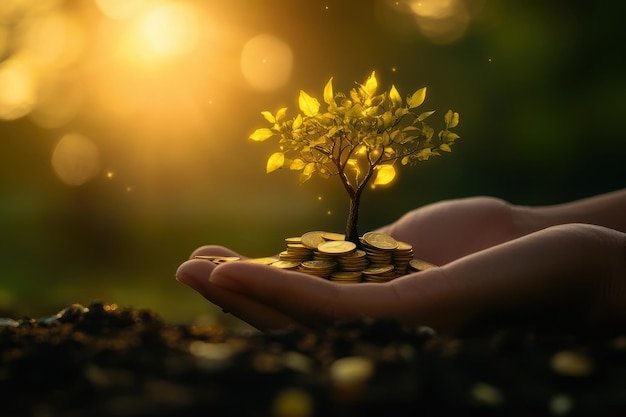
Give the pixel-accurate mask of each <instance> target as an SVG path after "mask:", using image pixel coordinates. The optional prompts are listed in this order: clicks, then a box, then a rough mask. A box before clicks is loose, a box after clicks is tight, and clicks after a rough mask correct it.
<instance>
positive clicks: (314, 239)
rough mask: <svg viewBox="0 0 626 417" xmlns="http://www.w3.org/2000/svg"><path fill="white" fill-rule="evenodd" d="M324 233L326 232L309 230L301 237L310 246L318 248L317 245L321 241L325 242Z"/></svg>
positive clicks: (303, 242) (305, 244) (304, 243)
mask: <svg viewBox="0 0 626 417" xmlns="http://www.w3.org/2000/svg"><path fill="white" fill-rule="evenodd" d="M324 233H326V232H320V231H315V232H307V233H305V234H303V235H302V237H301V240H302V244H303V245H304V246H306V247H308V248H311V249H317V246H318V245H319V244H320V243H323V242H325V240H324V238H323V237H322V235H323V234H324Z"/></svg>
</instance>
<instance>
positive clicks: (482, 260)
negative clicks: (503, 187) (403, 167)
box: [176, 190, 626, 332]
mask: <svg viewBox="0 0 626 417" xmlns="http://www.w3.org/2000/svg"><path fill="white" fill-rule="evenodd" d="M624 213H626V190H619V191H615V192H612V193H607V194H603V195H599V196H594V197H591V198H587V199H583V200H578V201H574V202H571V203H566V204H560V205H553V206H545V207H525V206H517V205H513V204H510V203H507V202H505V201H503V200H499V199H496V198H490V197H472V198H466V199H459V200H450V201H443V202H440V203H435V204H432V205H428V206H425V207H423V208H420V209H417V210H414V211H411V212H409V213H407V214H406V215H404V216H403V217H401V218H400V219H399V220H397V221H396V222H394V223H392V224H390V225H388V226H386V227H383V228H381V229H380V230H379V231H381V232H384V233H387V234H389V235H391V236H393V237H394V238H396V239H397V240H401V241H404V242H407V243H410V244H411V245H413V249H414V253H415V254H416V256H418V257H419V258H421V259H424V260H426V261H429V262H431V263H434V264H436V265H439V267H437V268H432V269H428V270H426V271H422V272H417V273H413V274H409V275H405V276H403V277H400V278H397V279H395V280H392V281H390V282H387V283H364V284H359V285H342V284H336V283H333V282H330V281H327V280H323V279H320V278H318V277H314V276H310V275H307V274H303V273H299V272H296V271H286V270H281V269H277V268H273V267H270V266H265V265H259V264H253V263H246V262H230V263H224V264H220V265H215V264H213V263H212V262H208V261H205V260H201V259H193V258H194V257H195V256H197V255H223V256H240V255H238V254H236V253H235V252H233V251H231V250H230V249H228V248H224V247H221V246H204V247H201V248H198V249H197V250H196V251H194V252H193V253H192V255H191V259H190V260H188V261H186V262H185V263H183V264H182V265H181V266H180V267H179V268H178V271H177V273H176V278H177V279H178V280H179V281H180V282H182V283H183V284H185V285H188V286H189V287H191V288H193V289H194V290H196V291H198V292H199V293H200V294H201V295H203V296H204V297H205V298H206V299H207V300H209V301H211V302H212V303H214V304H217V305H219V306H221V307H222V308H223V309H225V310H227V311H229V312H231V313H232V314H234V315H235V316H237V317H239V318H240V319H242V320H244V321H246V322H248V323H250V324H251V325H253V326H255V327H257V328H259V329H261V330H272V329H279V328H284V327H288V326H295V327H301V328H305V329H320V328H324V327H327V326H331V325H333V324H334V323H336V322H340V321H344V320H350V319H354V318H357V317H362V316H366V317H372V318H382V317H390V318H395V319H397V320H399V321H400V322H402V323H405V324H407V325H428V326H431V327H433V328H435V329H436V330H438V331H440V332H455V331H460V330H462V329H467V328H468V326H473V325H474V324H475V323H483V324H489V323H490V322H493V323H496V322H502V321H512V320H516V321H519V320H521V321H527V322H537V323H539V322H540V323H542V324H544V325H558V326H564V325H576V326H578V325H583V326H594V327H597V326H606V325H624V324H626V233H625V232H626V214H624Z"/></svg>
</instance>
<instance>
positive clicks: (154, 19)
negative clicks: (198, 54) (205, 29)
mask: <svg viewBox="0 0 626 417" xmlns="http://www.w3.org/2000/svg"><path fill="white" fill-rule="evenodd" d="M197 14H198V11H197V10H196V9H195V7H194V6H193V5H191V4H189V3H184V2H174V3H164V4H161V5H158V6H156V7H154V8H153V9H151V10H149V11H148V12H147V13H146V15H145V16H144V17H143V19H142V20H141V35H142V41H143V44H144V46H145V51H146V53H148V54H153V55H154V56H155V57H170V56H177V55H184V54H187V53H189V52H190V51H192V50H193V48H194V47H195V46H196V44H197V42H198V37H199V31H200V27H199V22H198V18H197Z"/></svg>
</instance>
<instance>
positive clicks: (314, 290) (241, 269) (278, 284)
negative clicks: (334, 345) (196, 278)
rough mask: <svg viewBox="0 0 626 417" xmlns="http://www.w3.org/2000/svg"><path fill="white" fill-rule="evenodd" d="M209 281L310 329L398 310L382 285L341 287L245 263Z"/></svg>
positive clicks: (222, 269)
mask: <svg viewBox="0 0 626 417" xmlns="http://www.w3.org/2000/svg"><path fill="white" fill-rule="evenodd" d="M209 281H210V282H211V283H212V284H213V285H215V286H217V287H221V288H223V289H225V290H228V291H230V292H233V293H237V294H240V295H242V296H245V297H247V298H249V299H251V300H255V301H257V302H258V303H260V304H263V305H266V306H272V307H273V308H274V309H275V310H277V311H279V312H281V313H282V314H284V315H285V316H287V317H292V318H293V319H295V320H296V321H297V322H299V323H302V324H304V325H306V326H309V327H312V328H323V327H327V326H329V325H331V324H333V323H335V322H337V321H342V320H348V319H351V318H356V317H359V316H370V317H387V316H390V317H393V316H398V314H399V312H400V311H401V306H399V305H398V297H397V294H396V293H395V291H394V289H393V288H392V287H390V286H388V285H385V284H359V285H342V284H336V283H333V282H330V281H327V280H325V279H320V278H318V277H314V276H311V275H307V274H303V273H299V272H294V271H287V270H281V269H277V268H271V267H265V266H259V265H252V264H247V263H243V262H242V263H227V264H223V265H220V267H219V268H216V269H215V271H214V273H213V274H212V275H211V277H210V279H209Z"/></svg>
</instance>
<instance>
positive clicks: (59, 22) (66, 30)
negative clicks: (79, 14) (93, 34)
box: [16, 12, 85, 70]
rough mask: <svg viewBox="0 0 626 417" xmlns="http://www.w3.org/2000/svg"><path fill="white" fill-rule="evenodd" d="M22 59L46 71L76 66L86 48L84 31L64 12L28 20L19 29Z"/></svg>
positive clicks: (48, 13)
mask: <svg viewBox="0 0 626 417" xmlns="http://www.w3.org/2000/svg"><path fill="white" fill-rule="evenodd" d="M16 36H17V39H18V41H17V47H18V48H19V49H20V52H21V55H23V56H25V57H27V59H28V60H29V61H31V62H32V63H33V65H36V66H38V67H41V68H43V69H45V70H50V69H58V68H63V67H67V66H69V65H71V64H73V63H75V62H76V61H77V60H78V59H79V58H80V56H81V53H82V51H83V49H84V47H85V34H84V32H83V29H82V27H81V26H80V25H79V24H78V23H77V22H76V20H74V19H73V18H72V17H70V16H69V15H68V14H65V13H62V12H47V13H43V14H41V15H35V16H33V17H31V18H29V19H25V20H24V21H23V22H22V24H21V25H20V26H19V27H18V28H17V34H16Z"/></svg>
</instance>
